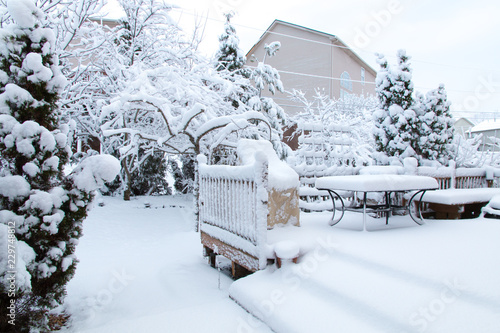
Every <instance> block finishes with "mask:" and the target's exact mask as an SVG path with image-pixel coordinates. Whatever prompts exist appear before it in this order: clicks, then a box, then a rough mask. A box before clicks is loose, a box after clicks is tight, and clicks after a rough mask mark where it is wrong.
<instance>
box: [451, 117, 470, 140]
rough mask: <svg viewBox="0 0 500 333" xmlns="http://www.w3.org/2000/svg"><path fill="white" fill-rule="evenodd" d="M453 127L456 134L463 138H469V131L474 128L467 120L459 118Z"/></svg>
mask: <svg viewBox="0 0 500 333" xmlns="http://www.w3.org/2000/svg"><path fill="white" fill-rule="evenodd" d="M453 127H455V132H456V133H458V134H460V135H462V136H464V137H469V136H470V130H471V128H472V127H474V123H473V122H472V121H470V120H469V119H467V118H459V119H458V120H457V121H455V124H454V125H453Z"/></svg>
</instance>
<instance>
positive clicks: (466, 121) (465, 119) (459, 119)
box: [455, 117, 474, 127]
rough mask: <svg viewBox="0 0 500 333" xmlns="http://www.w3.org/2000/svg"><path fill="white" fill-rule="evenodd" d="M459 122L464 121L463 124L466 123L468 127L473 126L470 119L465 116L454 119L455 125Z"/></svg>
mask: <svg viewBox="0 0 500 333" xmlns="http://www.w3.org/2000/svg"><path fill="white" fill-rule="evenodd" d="M459 123H465V124H464V125H468V126H470V127H472V126H474V123H473V122H472V121H470V120H469V119H467V118H463V117H462V118H458V119H457V120H456V121H455V126H456V125H457V124H459Z"/></svg>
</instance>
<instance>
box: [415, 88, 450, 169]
mask: <svg viewBox="0 0 500 333" xmlns="http://www.w3.org/2000/svg"><path fill="white" fill-rule="evenodd" d="M424 110H425V113H423V114H421V115H420V120H421V122H420V123H421V126H422V127H421V131H420V138H419V144H418V148H419V153H420V155H421V156H422V158H425V159H429V160H440V161H442V162H446V161H447V160H448V158H449V156H450V153H449V148H450V147H449V145H450V143H451V142H452V140H453V132H454V127H453V119H452V118H451V114H450V111H449V110H450V103H449V102H448V99H447V96H446V90H445V89H444V85H443V84H441V85H440V86H439V88H438V89H434V90H431V91H429V92H428V93H427V95H426V99H425V107H424Z"/></svg>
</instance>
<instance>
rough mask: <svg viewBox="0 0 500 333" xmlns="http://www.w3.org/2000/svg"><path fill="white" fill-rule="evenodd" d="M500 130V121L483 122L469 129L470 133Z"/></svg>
mask: <svg viewBox="0 0 500 333" xmlns="http://www.w3.org/2000/svg"><path fill="white" fill-rule="evenodd" d="M496 130H500V121H483V122H482V123H479V124H477V125H476V126H474V127H472V128H471V130H470V131H471V132H472V133H476V132H484V131H496Z"/></svg>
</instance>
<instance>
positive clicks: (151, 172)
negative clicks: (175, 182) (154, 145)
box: [131, 152, 172, 195]
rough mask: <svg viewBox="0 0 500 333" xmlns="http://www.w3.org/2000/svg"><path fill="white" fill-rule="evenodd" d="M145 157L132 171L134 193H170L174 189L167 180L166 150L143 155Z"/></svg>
mask: <svg viewBox="0 0 500 333" xmlns="http://www.w3.org/2000/svg"><path fill="white" fill-rule="evenodd" d="M139 158H140V159H144V161H142V162H141V163H140V165H139V167H138V168H137V169H135V170H134V172H133V173H132V177H131V178H132V184H131V190H132V195H150V194H155V195H168V194H172V190H171V189H170V188H169V186H168V182H167V179H166V177H167V159H166V156H165V153H164V152H155V153H153V154H151V155H147V156H141V154H139Z"/></svg>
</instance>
